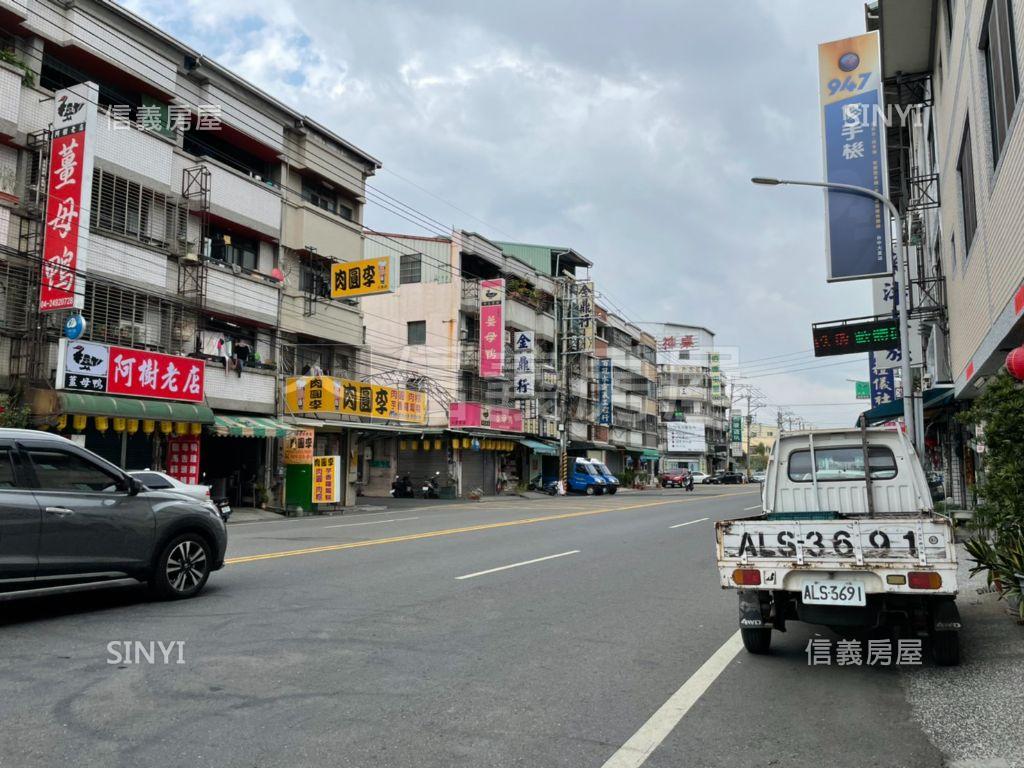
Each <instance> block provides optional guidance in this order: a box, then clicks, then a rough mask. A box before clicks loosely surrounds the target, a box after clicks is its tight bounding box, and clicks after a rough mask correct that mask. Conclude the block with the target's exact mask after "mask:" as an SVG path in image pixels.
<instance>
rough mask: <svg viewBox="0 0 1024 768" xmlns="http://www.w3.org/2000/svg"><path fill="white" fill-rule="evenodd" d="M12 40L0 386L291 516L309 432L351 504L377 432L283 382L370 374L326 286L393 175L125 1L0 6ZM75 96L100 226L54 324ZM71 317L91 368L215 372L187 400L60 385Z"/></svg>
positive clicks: (130, 450)
mask: <svg viewBox="0 0 1024 768" xmlns="http://www.w3.org/2000/svg"><path fill="white" fill-rule="evenodd" d="M0 45H2V46H3V48H4V49H5V50H6V52H7V55H6V56H5V57H4V61H0V248H2V250H0V283H2V284H3V286H4V289H3V293H2V295H0V301H2V304H3V314H2V317H3V324H2V325H0V385H2V386H3V387H4V388H5V389H11V390H14V391H17V392H21V393H24V396H25V397H26V398H27V399H28V400H29V401H30V402H31V405H32V411H33V422H34V424H36V425H37V426H40V427H43V428H49V429H57V430H60V431H62V432H64V433H66V434H69V435H71V436H73V437H74V438H75V439H76V440H79V441H82V442H84V444H85V445H86V446H87V447H88V448H90V449H92V450H95V451H96V452H98V453H100V454H101V455H104V456H105V457H106V458H108V459H111V460H112V461H114V462H116V463H119V464H122V465H125V466H127V467H130V468H137V467H162V468H166V469H169V470H170V471H172V473H175V474H181V476H182V477H183V479H196V478H197V477H203V478H204V479H205V481H206V482H209V483H211V484H213V486H214V493H215V494H217V495H221V496H226V497H228V498H230V499H231V500H232V502H234V503H236V504H241V505H255V504H259V503H261V502H268V503H270V504H271V505H281V504H283V503H284V500H285V487H284V485H285V483H284V482H283V480H284V477H285V472H284V468H283V467H282V457H281V455H280V454H281V445H282V442H283V440H284V439H285V438H288V437H289V436H293V435H294V433H295V432H296V431H297V430H299V429H300V428H301V430H302V431H303V433H304V434H306V435H308V436H309V438H310V440H309V443H310V446H311V447H312V449H313V450H312V452H315V453H317V454H333V455H338V456H341V457H344V459H343V460H344V462H345V465H346V467H345V471H344V472H343V474H342V479H341V481H340V482H341V485H342V488H341V493H340V494H339V501H340V502H341V503H344V502H346V501H348V502H351V500H353V499H354V494H355V485H354V477H355V476H354V473H353V472H351V471H349V470H351V469H352V465H351V464H350V463H349V460H350V459H354V451H355V446H356V440H357V436H358V434H360V433H361V432H362V431H363V430H366V429H370V428H371V427H372V425H361V424H359V423H358V420H355V421H356V422H357V423H352V421H351V420H350V422H349V423H343V422H342V421H341V420H339V419H334V418H329V417H328V418H318V419H305V420H303V419H296V418H292V417H286V416H285V415H284V412H283V408H282V402H281V387H280V384H281V382H282V380H283V378H284V377H289V376H293V375H297V374H300V373H302V372H303V371H307V372H308V371H315V372H322V373H324V374H331V373H333V374H336V375H346V376H350V377H353V378H357V377H361V376H365V375H366V374H367V373H370V372H369V371H367V370H366V369H365V368H364V367H363V363H362V359H363V358H362V352H361V350H362V346H363V338H362V336H363V331H362V328H363V321H362V313H361V309H360V306H359V304H358V301H352V300H348V301H341V300H333V299H331V298H330V291H329V285H328V280H327V279H326V275H328V274H329V271H330V265H331V263H332V262H338V261H341V262H344V261H350V260H355V259H359V258H361V256H362V250H363V246H362V241H363V234H362V216H363V207H364V205H365V184H366V180H367V178H369V177H370V176H372V175H373V173H374V172H375V170H376V169H377V168H379V167H380V162H379V161H378V160H377V159H375V158H374V157H373V156H372V155H369V154H367V153H366V152H364V151H363V150H361V149H359V148H358V147H355V146H353V145H352V144H351V143H349V142H347V141H345V140H344V139H343V138H341V137H339V136H337V135H336V134H334V133H333V132H331V131H330V130H328V129H327V128H326V127H324V126H322V125H319V124H318V123H316V122H315V121H314V120H312V119H310V118H309V117H308V116H305V115H303V114H301V113H300V112H297V111H295V110H294V109H292V108H290V107H289V106H287V105H286V104H284V103H282V102H280V101H279V100H277V99H276V98H274V97H273V96H271V95H269V94H266V93H264V92H262V91H260V90H259V89H257V88H256V87H254V86H252V85H251V84H249V83H246V82H245V81H243V80H242V79H241V78H239V77H238V76H236V75H234V74H233V73H232V72H230V71H228V70H227V69H225V68H223V67H221V66H219V65H218V64H216V63H215V62H213V61H211V60H210V59H208V58H206V57H204V56H203V55H202V54H201V53H200V52H199V51H196V50H194V49H192V48H190V47H189V46H187V45H185V44H184V43H182V42H180V41H178V40H176V39H174V38H173V37H171V36H169V35H167V34H166V33H164V32H163V31H161V30H159V29H157V28H155V27H154V26H152V25H150V24H149V23H147V22H145V21H144V20H142V19H141V18H139V17H137V16H135V15H134V14H132V13H131V12H129V11H127V10H126V9H124V8H123V7H122V6H120V5H118V4H115V3H111V2H105V1H104V0H83V1H82V2H75V3H66V2H58V1H57V0H33V2H30V3H20V4H17V3H6V2H4V3H0ZM68 89H70V91H69V90H68ZM68 93H73V94H82V95H83V96H82V99H83V100H82V105H83V106H84V107H85V111H84V112H83V113H82V114H86V113H89V112H91V111H94V112H95V118H93V119H91V120H90V122H89V123H88V124H87V128H86V131H85V134H84V135H85V136H87V140H85V141H84V144H85V150H84V151H83V154H82V155H81V156H80V158H79V159H81V161H82V163H83V165H84V164H86V163H87V164H88V165H90V166H91V168H92V173H91V186H90V187H89V188H88V189H83V191H82V197H81V204H82V208H83V211H82V214H83V215H82V218H81V221H82V223H85V222H86V221H87V222H88V225H87V226H86V227H84V228H83V233H82V239H81V240H80V241H79V244H80V247H79V253H78V263H77V274H75V277H76V287H75V289H74V290H75V294H76V299H75V301H74V305H73V306H72V305H71V303H70V301H69V302H68V306H67V308H66V309H63V310H61V311H45V309H46V308H45V307H41V303H40V302H41V299H40V282H41V281H42V282H43V283H44V286H45V285H49V281H50V278H51V277H52V275H51V274H50V272H48V271H47V270H45V269H41V266H42V264H43V259H44V258H45V256H44V240H45V238H46V237H50V236H51V235H50V231H49V230H50V229H51V228H52V226H51V225H52V224H53V222H52V221H47V218H48V216H47V214H48V207H47V206H48V202H49V201H50V198H51V197H52V196H53V195H54V193H55V192H56V189H57V188H58V187H59V186H61V185H60V184H58V185H55V184H54V181H53V180H54V178H56V177H54V176H53V175H52V173H50V174H48V172H47V169H48V168H49V169H50V170H51V172H52V171H53V170H54V169H55V168H56V167H57V166H56V165H55V163H56V162H57V158H55V157H50V156H49V154H50V148H51V142H52V141H53V140H54V139H55V137H57V136H58V135H59V132H57V131H54V130H53V129H54V128H55V125H54V115H55V95H56V96H57V99H56V103H57V104H58V105H59V104H61V103H62V101H63V97H64V95H65V94H68ZM69 103H70V102H69ZM58 114H59V113H58ZM53 146H56V145H53ZM61 159H62V160H63V150H62V156H61ZM83 186H84V184H83ZM62 194H63V192H62ZM69 274H73V273H71V272H70V271H69ZM41 309H42V310H44V311H41ZM74 316H80V317H81V318H82V319H83V320H84V328H85V330H84V332H83V333H81V334H80V335H79V336H76V340H77V341H76V343H77V344H78V345H79V346H82V347H83V349H84V350H85V354H88V353H90V352H91V353H92V354H91V357H90V358H82V359H91V358H100V357H103V356H104V355H107V354H110V355H113V354H115V353H117V351H118V350H120V351H121V352H120V353H119V354H121V358H122V360H123V361H127V359H128V358H129V357H131V358H132V359H135V360H137V362H138V364H139V365H140V366H141V365H142V364H143V363H145V364H146V365H147V366H149V370H153V369H162V370H163V371H164V372H165V373H169V372H170V371H168V366H172V367H173V368H174V370H185V369H186V368H187V369H189V370H191V368H192V366H196V365H198V364H197V363H196V362H195V361H200V362H201V365H198V368H197V370H199V371H202V383H201V386H198V388H196V389H195V390H194V391H193V392H192V393H190V394H191V395H192V396H193V397H192V399H191V400H187V401H186V400H183V398H182V394H181V392H180V391H178V390H177V389H175V388H174V387H173V386H168V387H159V388H158V387H156V386H155V385H154V386H153V387H151V388H150V389H149V391H147V389H146V388H145V387H143V388H142V389H140V388H139V387H138V386H137V384H136V386H135V387H134V389H131V391H130V392H128V391H122V390H116V389H114V388H113V386H112V385H113V383H114V381H113V380H114V378H115V374H114V372H113V369H111V372H110V374H109V376H110V382H109V383H107V384H102V383H98V382H95V381H92V380H91V379H90V381H91V382H92V384H95V385H96V386H97V388H98V392H99V393H100V394H97V392H96V391H93V392H88V391H81V386H80V385H81V380H80V379H81V377H74V376H72V377H71V378H70V379H66V380H59V379H58V376H57V374H58V371H63V372H64V373H65V375H68V374H67V370H68V367H69V366H77V365H78V363H76V362H74V361H71V360H70V358H68V357H67V356H68V355H70V354H71V353H70V352H65V351H64V350H65V345H67V346H68V347H69V348H70V346H71V344H70V342H65V343H64V344H59V343H58V342H59V339H60V336H61V329H62V326H63V324H64V322H65V321H66V320H67V319H68V318H69V317H74ZM37 320H39V321H40V322H37ZM59 349H60V354H61V355H62V356H63V357H65V358H67V359H61V360H58V354H59ZM159 355H164V356H172V357H159ZM183 361H184V362H183ZM109 363H110V365H111V366H113V363H114V361H113V360H110V361H109ZM182 375H184V374H182ZM150 381H152V379H151V380H150ZM168 381H169V382H170V383H171V384H175V383H176V379H174V378H173V377H172V378H171V379H168ZM76 384H77V385H79V386H78V389H75V388H74V387H73V386H72V385H76ZM150 392H151V394H150ZM110 393H116V396H112V397H107V396H105V395H106V394H110ZM196 394H198V399H197V398H196V397H195V395H196ZM300 422H301V423H300ZM182 451H183V452H184V455H185V456H186V457H187V458H188V461H180V462H179V454H180V453H181V452H182ZM197 457H198V461H197V460H196V458H197ZM179 463H180V466H179ZM186 469H187V471H186ZM179 470H180V471H179ZM306 474H307V477H306V479H305V482H306V484H307V488H308V482H309V481H308V473H306ZM306 498H308V494H307V496H306Z"/></svg>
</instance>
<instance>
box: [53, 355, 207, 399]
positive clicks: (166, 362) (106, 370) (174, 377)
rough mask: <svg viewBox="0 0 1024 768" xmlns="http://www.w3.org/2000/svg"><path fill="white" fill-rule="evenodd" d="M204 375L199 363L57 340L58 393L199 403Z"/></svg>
mask: <svg viewBox="0 0 1024 768" xmlns="http://www.w3.org/2000/svg"><path fill="white" fill-rule="evenodd" d="M205 375H206V363H205V361H203V360H197V359H195V358H192V357H180V356H178V355H165V354H162V353H160V352H150V351H148V350H145V349H132V348H130V347H116V346H111V345H108V344H95V343H92V342H86V341H80V340H75V341H71V340H69V339H61V340H60V344H59V348H58V352H57V388H58V389H75V390H79V391H87V392H99V393H102V394H108V395H133V396H135V397H152V398H156V399H159V400H185V401H187V402H190V403H201V402H202V401H203V382H204V379H205Z"/></svg>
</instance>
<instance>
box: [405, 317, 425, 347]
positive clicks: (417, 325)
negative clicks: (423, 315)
mask: <svg viewBox="0 0 1024 768" xmlns="http://www.w3.org/2000/svg"><path fill="white" fill-rule="evenodd" d="M406 343H407V344H409V345H413V344H426V343H427V321H426V320H416V321H414V322H411V323H406Z"/></svg>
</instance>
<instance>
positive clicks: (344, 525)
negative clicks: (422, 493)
mask: <svg viewBox="0 0 1024 768" xmlns="http://www.w3.org/2000/svg"><path fill="white" fill-rule="evenodd" d="M405 520H419V518H418V517H392V518H388V519H387V520H370V521H369V522H366V523H339V524H338V525H325V526H324V528H351V527H352V526H354V525H381V524H383V523H401V522H403V521H405Z"/></svg>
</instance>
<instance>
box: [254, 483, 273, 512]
mask: <svg viewBox="0 0 1024 768" xmlns="http://www.w3.org/2000/svg"><path fill="white" fill-rule="evenodd" d="M268 501H270V494H268V493H267V486H265V485H263V483H256V506H258V507H259V508H260V509H266V508H267V502H268Z"/></svg>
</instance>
